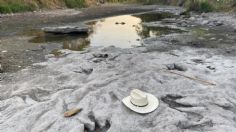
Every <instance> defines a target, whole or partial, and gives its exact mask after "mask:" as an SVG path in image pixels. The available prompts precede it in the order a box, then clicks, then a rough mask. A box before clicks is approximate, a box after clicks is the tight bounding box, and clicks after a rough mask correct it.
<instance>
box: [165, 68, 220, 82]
mask: <svg viewBox="0 0 236 132" xmlns="http://www.w3.org/2000/svg"><path fill="white" fill-rule="evenodd" d="M161 71H163V72H167V73H172V74H175V75H179V76H182V77H185V78H188V79H191V80H195V81H198V82H201V83H202V84H205V85H213V86H215V85H216V83H215V82H212V81H206V80H203V79H201V78H197V77H194V76H189V75H185V74H182V73H180V72H177V71H169V70H161Z"/></svg>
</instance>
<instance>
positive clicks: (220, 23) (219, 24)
mask: <svg viewBox="0 0 236 132" xmlns="http://www.w3.org/2000/svg"><path fill="white" fill-rule="evenodd" d="M215 24H216V26H222V25H223V22H220V21H217V22H216V23H215Z"/></svg>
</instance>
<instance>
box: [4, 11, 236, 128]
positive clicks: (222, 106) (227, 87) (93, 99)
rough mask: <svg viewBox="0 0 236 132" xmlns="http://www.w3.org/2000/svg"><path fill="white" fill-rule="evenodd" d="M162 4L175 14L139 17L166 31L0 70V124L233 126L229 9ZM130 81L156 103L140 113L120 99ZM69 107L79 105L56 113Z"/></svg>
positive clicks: (235, 62) (234, 70) (235, 78)
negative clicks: (198, 10)
mask: <svg viewBox="0 0 236 132" xmlns="http://www.w3.org/2000/svg"><path fill="white" fill-rule="evenodd" d="M163 10H164V11H165V12H172V13H173V14H174V13H176V12H177V11H176V10H178V11H179V13H177V14H175V15H177V17H171V18H163V19H161V20H159V19H158V20H153V21H142V22H141V23H140V24H141V25H142V26H145V27H146V28H147V27H153V28H152V29H156V28H157V29H160V27H165V28H168V29H174V30H171V31H170V32H167V33H165V34H155V35H153V34H151V35H150V34H149V35H147V36H146V37H143V38H139V39H140V41H135V43H136V44H137V42H138V44H137V45H135V46H131V47H130V46H129V47H128V48H127V47H125V48H124V47H119V46H116V45H115V44H113V43H112V42H110V44H108V45H94V46H93V45H92V46H88V47H86V48H84V49H83V50H82V51H73V50H70V49H59V50H57V54H49V53H48V52H46V51H45V57H44V59H45V61H41V62H38V63H33V64H32V65H27V67H25V68H21V69H20V70H18V71H16V72H10V73H8V72H5V73H0V74H1V82H0V131H4V132H5V131H6V132H11V131H18V132H25V131H32V132H40V131H48V132H55V131H62V132H65V131H68V132H78V131H79V132H84V131H91V132H92V131H97V132H106V131H108V132H127V131H128V132H150V131H160V132H182V131H187V132H196V131H202V132H205V131H211V132H222V131H224V132H232V131H236V124H235V123H236V120H235V119H236V117H235V112H236V109H235V108H236V98H235V97H236V92H235V88H236V67H235V66H236V57H235V54H236V45H235V42H236V35H235V34H236V32H235V30H234V28H235V23H234V22H235V16H233V15H232V14H225V15H224V16H225V17H226V16H228V17H227V18H228V19H220V21H218V20H219V19H217V21H216V18H217V17H221V15H222V14H217V13H216V14H191V17H188V18H185V17H184V16H181V14H180V13H181V12H182V9H176V8H175V7H165V8H164V7H163ZM163 10H162V11H163ZM154 12H160V10H158V8H156V10H154ZM141 14H142V13H141ZM139 15H140V14H139ZM132 16H133V15H132ZM134 16H135V15H134ZM113 24H114V25H115V23H113ZM131 26H132V25H131ZM155 27H156V28H155ZM161 29H162V28H161ZM165 31H166V30H165ZM176 31H181V32H176ZM149 33H150V32H149ZM152 33H153V32H152ZM139 37H140V36H139ZM29 39H30V38H28V40H29ZM135 39H136V38H135ZM55 43H57V41H56V42H55ZM46 49H47V50H48V48H46ZM36 51H37V50H36ZM46 53H47V54H46ZM135 88H137V89H140V90H143V91H146V92H149V93H151V94H153V95H155V96H156V97H157V98H158V99H159V101H160V106H159V107H158V109H157V110H155V111H154V112H152V113H149V114H145V115H140V114H137V113H134V112H133V111H131V110H129V109H128V108H127V107H125V106H124V105H123V104H122V102H121V100H122V99H123V98H124V97H126V96H128V95H129V92H130V91H131V90H132V89H135ZM74 108H82V109H83V110H82V111H81V112H80V113H78V114H77V115H75V116H73V117H69V118H65V117H64V116H63V114H64V112H65V111H67V110H70V109H74Z"/></svg>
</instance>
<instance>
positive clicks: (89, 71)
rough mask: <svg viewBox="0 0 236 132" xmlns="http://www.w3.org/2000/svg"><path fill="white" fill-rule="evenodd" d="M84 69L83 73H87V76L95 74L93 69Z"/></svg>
mask: <svg viewBox="0 0 236 132" xmlns="http://www.w3.org/2000/svg"><path fill="white" fill-rule="evenodd" d="M81 69H82V72H83V73H85V74H91V73H92V72H93V69H92V68H88V69H83V68H81Z"/></svg>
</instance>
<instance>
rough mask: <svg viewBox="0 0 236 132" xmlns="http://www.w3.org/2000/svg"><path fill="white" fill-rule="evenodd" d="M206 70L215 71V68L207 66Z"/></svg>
mask: <svg viewBox="0 0 236 132" xmlns="http://www.w3.org/2000/svg"><path fill="white" fill-rule="evenodd" d="M207 68H208V69H210V70H215V69H216V68H215V67H212V66H207Z"/></svg>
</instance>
